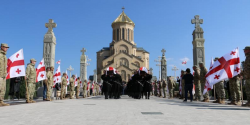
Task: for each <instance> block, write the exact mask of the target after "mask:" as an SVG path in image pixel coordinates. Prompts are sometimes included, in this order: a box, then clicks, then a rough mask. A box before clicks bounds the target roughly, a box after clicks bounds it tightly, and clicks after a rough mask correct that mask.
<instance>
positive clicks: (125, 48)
mask: <svg viewBox="0 0 250 125" xmlns="http://www.w3.org/2000/svg"><path fill="white" fill-rule="evenodd" d="M119 50H120V52H125V53H128V47H127V46H126V45H121V46H120V47H119Z"/></svg>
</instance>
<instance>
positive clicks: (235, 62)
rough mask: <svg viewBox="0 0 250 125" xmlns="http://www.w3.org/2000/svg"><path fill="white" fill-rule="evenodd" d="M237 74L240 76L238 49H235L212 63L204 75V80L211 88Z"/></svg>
mask: <svg viewBox="0 0 250 125" xmlns="http://www.w3.org/2000/svg"><path fill="white" fill-rule="evenodd" d="M238 74H240V56H239V49H238V48H236V49H234V50H232V51H231V52H230V53H227V54H226V55H224V56H222V57H221V58H219V59H218V60H217V61H215V62H214V64H213V65H212V66H211V67H210V70H209V71H208V72H207V74H206V80H207V82H208V84H209V86H213V85H214V84H216V83H218V82H220V81H222V80H224V79H227V78H228V79H230V78H233V77H234V76H236V75H238Z"/></svg>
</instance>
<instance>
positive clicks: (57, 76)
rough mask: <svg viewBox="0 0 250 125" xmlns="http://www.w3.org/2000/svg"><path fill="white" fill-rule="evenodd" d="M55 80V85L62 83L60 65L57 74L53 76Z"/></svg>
mask: <svg viewBox="0 0 250 125" xmlns="http://www.w3.org/2000/svg"><path fill="white" fill-rule="evenodd" d="M53 79H54V85H55V84H56V83H60V82H61V70H60V65H59V66H58V68H57V69H56V73H55V74H54V76H53Z"/></svg>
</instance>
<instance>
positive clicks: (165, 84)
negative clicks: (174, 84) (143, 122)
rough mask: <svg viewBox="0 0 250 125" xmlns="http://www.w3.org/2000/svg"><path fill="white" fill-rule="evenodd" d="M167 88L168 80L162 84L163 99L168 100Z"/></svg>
mask: <svg viewBox="0 0 250 125" xmlns="http://www.w3.org/2000/svg"><path fill="white" fill-rule="evenodd" d="M166 87H167V82H166V80H163V82H162V91H163V95H164V96H163V98H166Z"/></svg>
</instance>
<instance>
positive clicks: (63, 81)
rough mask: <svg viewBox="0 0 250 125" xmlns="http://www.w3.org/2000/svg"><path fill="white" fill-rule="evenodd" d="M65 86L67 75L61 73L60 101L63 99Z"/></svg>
mask: <svg viewBox="0 0 250 125" xmlns="http://www.w3.org/2000/svg"><path fill="white" fill-rule="evenodd" d="M66 86H67V74H66V73H63V77H62V82H61V97H60V99H61V100H63V99H65V95H66V93H65V92H66Z"/></svg>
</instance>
